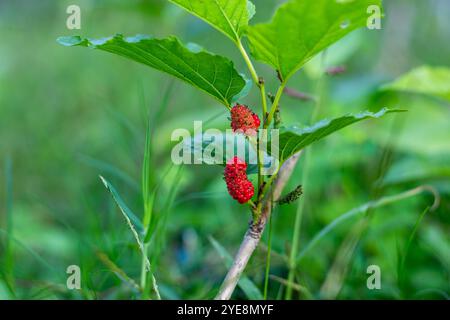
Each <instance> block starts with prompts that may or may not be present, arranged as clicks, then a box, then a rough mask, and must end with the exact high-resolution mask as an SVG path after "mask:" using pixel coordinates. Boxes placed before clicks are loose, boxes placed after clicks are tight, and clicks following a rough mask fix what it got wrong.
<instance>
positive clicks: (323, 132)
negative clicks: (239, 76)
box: [268, 108, 404, 162]
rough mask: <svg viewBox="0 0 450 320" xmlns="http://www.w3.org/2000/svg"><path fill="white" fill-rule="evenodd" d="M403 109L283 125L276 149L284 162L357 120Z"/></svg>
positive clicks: (367, 112) (377, 116)
mask: <svg viewBox="0 0 450 320" xmlns="http://www.w3.org/2000/svg"><path fill="white" fill-rule="evenodd" d="M402 111H404V110H399V109H386V108H383V109H381V110H380V111H378V112H377V113H372V112H369V111H365V112H362V113H359V114H356V115H346V116H343V117H339V118H335V119H333V120H327V119H325V120H322V121H319V122H317V123H316V124H314V125H313V126H311V127H307V128H303V129H300V128H297V127H282V128H280V133H279V150H276V151H279V155H278V156H279V160H280V161H281V162H283V161H284V160H286V159H288V158H289V157H290V156H292V155H294V154H295V153H297V152H299V151H300V150H302V149H303V148H305V147H307V146H309V145H310V144H312V143H313V142H315V141H318V140H320V139H322V138H324V137H326V136H328V135H330V134H332V133H333V132H336V131H338V130H340V129H342V128H345V127H347V126H349V125H351V124H353V123H355V122H359V121H362V120H364V119H367V118H380V117H382V116H384V115H385V114H388V113H392V112H402ZM271 145H272V143H269V144H268V146H271ZM276 151H272V150H269V153H270V154H272V156H275V155H274V154H273V153H275V152H276Z"/></svg>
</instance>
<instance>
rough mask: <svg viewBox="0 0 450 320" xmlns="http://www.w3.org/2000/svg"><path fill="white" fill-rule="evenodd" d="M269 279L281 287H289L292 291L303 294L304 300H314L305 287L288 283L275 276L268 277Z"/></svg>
mask: <svg viewBox="0 0 450 320" xmlns="http://www.w3.org/2000/svg"><path fill="white" fill-rule="evenodd" d="M270 278H271V279H272V280H275V281H277V282H279V283H281V284H282V285H285V286H291V287H292V289H294V290H296V291H298V292H300V293H302V294H304V295H305V297H306V299H310V300H311V299H314V296H313V295H312V294H311V292H310V291H309V290H308V289H307V288H306V287H304V286H301V285H299V284H298V283H294V282H289V281H288V280H286V279H283V278H280V277H278V276H275V275H273V274H271V275H270Z"/></svg>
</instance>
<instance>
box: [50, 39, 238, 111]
mask: <svg viewBox="0 0 450 320" xmlns="http://www.w3.org/2000/svg"><path fill="white" fill-rule="evenodd" d="M58 42H59V43H60V44H62V45H65V46H84V47H90V48H96V49H99V50H103V51H107V52H111V53H114V54H118V55H120V56H123V57H126V58H128V59H131V60H134V61H136V62H140V63H143V64H145V65H147V66H149V67H152V68H155V69H158V70H160V71H163V72H166V73H168V74H170V75H172V76H174V77H177V78H179V79H181V80H183V81H185V82H187V83H189V84H191V85H192V86H194V87H197V88H199V89H201V90H203V91H205V92H207V93H209V94H210V95H212V96H213V97H214V98H216V99H217V100H219V101H220V102H221V103H223V104H225V106H230V105H231V103H232V102H233V100H234V99H235V97H236V96H238V95H239V93H240V92H241V91H242V90H243V89H244V88H245V86H246V81H245V80H244V79H243V78H242V76H240V75H239V74H238V72H237V71H236V70H235V69H234V66H233V63H232V62H231V61H230V60H228V59H226V58H224V57H220V56H216V55H212V54H210V53H208V52H206V51H203V50H201V49H199V47H198V46H193V45H191V46H190V48H188V47H185V46H183V45H182V44H181V42H180V41H179V40H178V39H177V38H176V37H168V38H166V39H155V38H151V37H149V36H144V35H137V36H135V37H129V38H124V37H123V36H122V35H116V36H114V37H110V38H105V39H100V40H90V39H86V38H84V39H83V38H81V37H79V36H73V37H60V38H58Z"/></svg>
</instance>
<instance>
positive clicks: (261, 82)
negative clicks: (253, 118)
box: [258, 79, 267, 122]
mask: <svg viewBox="0 0 450 320" xmlns="http://www.w3.org/2000/svg"><path fill="white" fill-rule="evenodd" d="M258 83H259V89H260V90H259V91H260V92H261V101H262V110H263V122H264V121H265V118H266V113H267V97H266V85H265V83H264V80H262V79H260V80H259V82H258Z"/></svg>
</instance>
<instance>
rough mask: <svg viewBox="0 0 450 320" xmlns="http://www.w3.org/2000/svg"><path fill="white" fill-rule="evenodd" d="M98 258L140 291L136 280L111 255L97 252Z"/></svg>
mask: <svg viewBox="0 0 450 320" xmlns="http://www.w3.org/2000/svg"><path fill="white" fill-rule="evenodd" d="M96 255H97V257H98V259H99V260H100V261H101V262H102V263H103V264H104V265H105V266H106V267H107V268H108V269H109V270H110V271H111V272H112V273H114V274H115V275H116V276H117V277H118V278H119V279H120V280H121V281H123V282H125V283H127V284H128V285H129V286H130V287H132V288H133V289H134V290H135V291H139V286H138V285H137V284H136V282H135V281H134V280H133V279H131V278H130V277H129V276H128V275H127V274H126V272H125V271H123V270H122V269H121V268H119V267H118V266H117V265H116V264H115V263H114V262H113V261H111V259H109V257H108V256H107V255H106V254H105V253H103V252H98V251H97V252H96Z"/></svg>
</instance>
